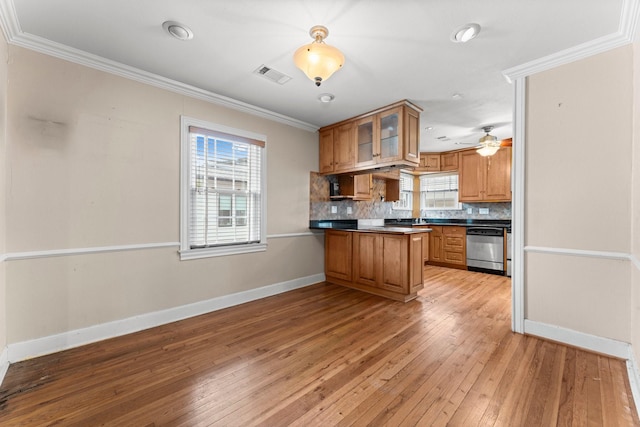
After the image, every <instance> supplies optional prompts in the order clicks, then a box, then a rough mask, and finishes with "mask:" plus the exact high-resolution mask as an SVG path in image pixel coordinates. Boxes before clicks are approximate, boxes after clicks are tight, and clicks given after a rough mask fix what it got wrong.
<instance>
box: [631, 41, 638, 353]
mask: <svg viewBox="0 0 640 427" xmlns="http://www.w3.org/2000/svg"><path fill="white" fill-rule="evenodd" d="M633 70H634V73H633V82H634V86H633V101H634V102H633V153H632V163H633V165H634V167H633V171H632V180H631V184H632V197H631V202H632V208H631V212H632V217H631V221H632V222H631V254H632V256H633V257H634V261H635V262H634V263H633V266H632V267H631V273H632V274H631V278H632V280H631V293H632V298H631V344H632V348H633V351H634V355H635V359H636V361H640V261H639V260H640V114H639V113H640V43H635V44H634V45H633Z"/></svg>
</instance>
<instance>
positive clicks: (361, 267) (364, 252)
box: [353, 233, 380, 286]
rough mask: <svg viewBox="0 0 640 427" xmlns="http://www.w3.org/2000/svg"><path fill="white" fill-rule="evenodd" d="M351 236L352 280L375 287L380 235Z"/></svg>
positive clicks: (358, 234) (362, 234)
mask: <svg viewBox="0 0 640 427" xmlns="http://www.w3.org/2000/svg"><path fill="white" fill-rule="evenodd" d="M353 234H354V236H353V237H354V238H353V276H354V277H353V280H354V281H355V282H356V283H360V284H362V285H367V286H376V284H377V276H378V273H377V263H378V252H379V249H378V246H379V244H378V241H379V240H380V235H378V234H374V233H353Z"/></svg>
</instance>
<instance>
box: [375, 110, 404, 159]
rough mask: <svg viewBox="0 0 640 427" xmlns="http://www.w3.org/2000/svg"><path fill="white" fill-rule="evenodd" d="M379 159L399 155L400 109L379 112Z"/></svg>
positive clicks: (393, 157)
mask: <svg viewBox="0 0 640 427" xmlns="http://www.w3.org/2000/svg"><path fill="white" fill-rule="evenodd" d="M378 116H379V123H380V150H379V152H378V153H379V155H380V160H382V161H386V160H393V159H396V158H399V157H400V144H399V141H398V138H399V133H400V132H399V123H400V111H399V110H391V111H389V112H386V113H380V114H379V115H378ZM380 160H378V161H380Z"/></svg>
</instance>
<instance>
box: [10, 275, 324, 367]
mask: <svg viewBox="0 0 640 427" xmlns="http://www.w3.org/2000/svg"><path fill="white" fill-rule="evenodd" d="M324 280H325V276H324V274H315V275H312V276H307V277H301V278H298V279H294V280H289V281H287V282H281V283H276V284H273V285H268V286H263V287H261V288H257V289H251V290H248V291H243V292H238V293H235V294H231V295H224V296H221V297H217V298H212V299H210V300H206V301H199V302H196V303H193V304H187V305H183V306H179V307H174V308H169V309H166V310H161V311H155V312H152V313H146V314H141V315H139V316H134V317H129V318H127V319H122V320H115V321H113V322H108V323H102V324H99V325H94V326H89V327H87V328H82V329H76V330H73V331H68V332H63V333H61V334H56V335H50V336H47V337H43V338H36V339H34V340H29V341H23V342H18V343H14V344H9V345H8V349H7V350H5V351H4V352H3V355H5V356H4V357H5V360H7V361H8V363H16V362H20V361H22V360H26V359H30V358H33V357H38V356H43V355H45V354H51V353H55V352H58V351H62V350H67V349H70V348H74V347H79V346H81V345H85V344H89V343H92V342H96V341H102V340H105V339H109V338H114V337H117V336H121V335H126V334H130V333H133V332H138V331H141V330H144V329H149V328H153V327H155V326H160V325H164V324H167V323H171V322H175V321H178V320H182V319H186V318H189V317H194V316H199V315H201V314H205V313H209V312H212V311H216V310H221V309H223V308H227V307H232V306H234V305H238V304H244V303H246V302H250V301H255V300H258V299H261V298H265V297H269V296H272V295H277V294H280V293H283V292H287V291H291V290H293V289H298V288H303V287H305V286H309V285H312V284H314V283H318V282H323V281H324Z"/></svg>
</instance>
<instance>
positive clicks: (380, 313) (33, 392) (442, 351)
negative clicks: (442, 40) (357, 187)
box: [0, 267, 640, 426]
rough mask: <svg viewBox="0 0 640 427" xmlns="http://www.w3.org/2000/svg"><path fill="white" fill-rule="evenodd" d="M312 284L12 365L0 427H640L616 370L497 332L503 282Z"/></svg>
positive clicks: (506, 299) (504, 308)
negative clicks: (389, 296)
mask: <svg viewBox="0 0 640 427" xmlns="http://www.w3.org/2000/svg"><path fill="white" fill-rule="evenodd" d="M430 271H431V274H430V275H429V277H428V279H427V281H426V284H425V289H424V290H422V291H421V292H420V294H419V297H418V298H417V299H416V300H414V301H411V302H409V303H406V304H403V303H400V302H393V301H390V300H386V299H383V298H380V297H376V296H372V295H368V294H366V293H362V292H359V291H355V290H350V289H346V288H343V287H340V286H336V285H331V284H325V283H322V284H317V285H314V286H310V287H307V288H304V289H299V290H296V291H292V292H288V293H286V294H281V295H278V296H274V297H270V298H266V299H263V300H260V301H256V302H252V303H248V304H244V305H242V306H238V307H234V308H230V309H226V310H221V311H218V312H214V313H210V314H207V315H203V316H199V317H196V318H192V319H188V320H184V321H181V322H176V323H173V324H170V325H165V326H161V327H158V328H154V329H150V330H147V331H143V332H139V333H136V334H131V335H128V336H125V337H119V338H114V339H111V340H108V341H103V342H100V343H96V344H92V345H88V346H84V347H81V348H77V349H73V350H68V351H65V352H60V353H57V354H53V355H50V356H45V357H40V358H37V359H33V360H29V361H25V362H21V363H18V364H14V365H12V366H11V367H10V368H9V371H8V373H7V375H6V377H5V380H4V382H3V384H2V387H1V388H0V425H2V426H12V425H20V426H30V425H52V424H55V425H81V426H94V425H118V426H153V425H175V426H178V425H183V426H194V425H220V426H253V425H264V426H284V425H294V426H309V425H313V426H316V425H317V426H350V425H354V426H363V425H374V426H381V425H389V426H405V425H407V426H411V425H420V426H424V425H447V424H448V425H453V426H475V425H481V426H553V425H561V426H569V425H573V426H587V425H589V426H591V425H595V426H617V425H619V426H628V425H640V422H639V420H638V416H637V412H636V408H635V406H634V403H633V400H632V397H631V392H630V388H629V382H628V378H627V373H626V368H625V363H624V361H621V360H617V359H612V358H608V357H604V356H600V355H597V354H593V353H589V352H585V351H581V350H578V349H575V348H571V347H566V346H563V345H559V344H556V343H552V342H548V341H543V340H539V339H536V338H533V337H528V336H523V335H518V334H514V333H512V332H511V331H510V282H509V279H507V278H504V277H499V276H491V275H483V274H479V273H470V272H465V271H459V270H450V269H441V268H437V267H434V268H432V269H431V270H430Z"/></svg>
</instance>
